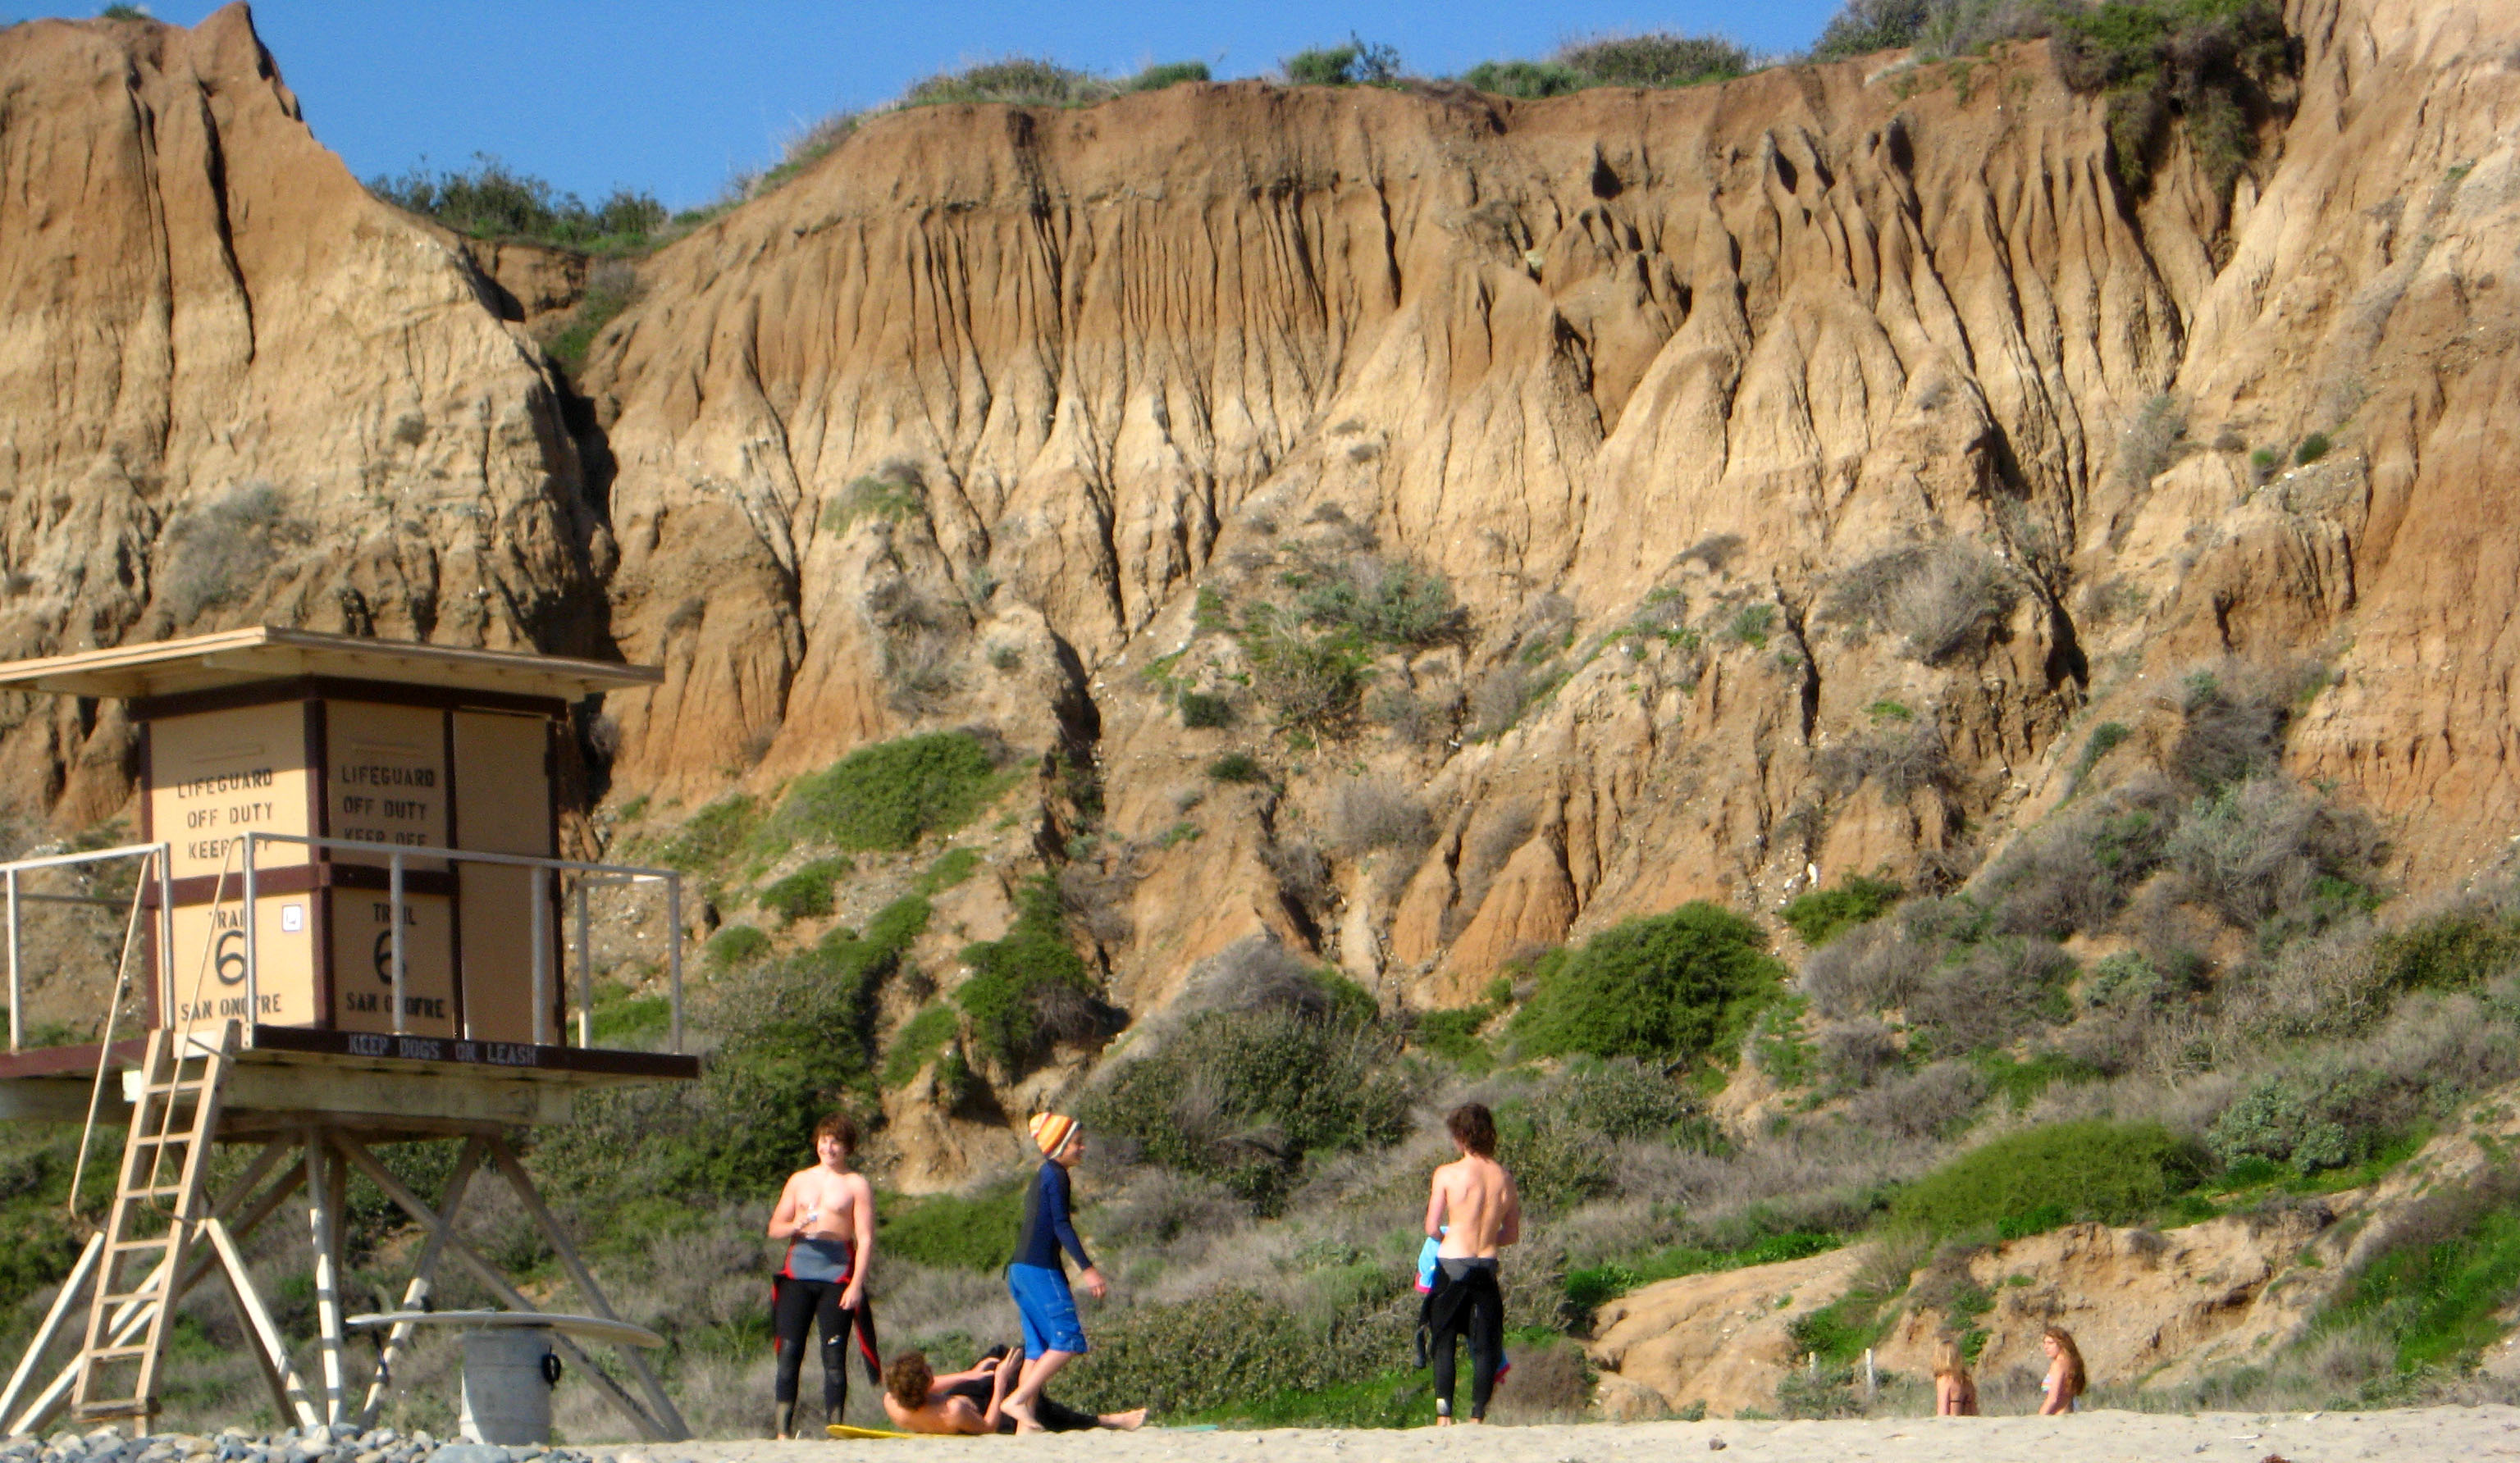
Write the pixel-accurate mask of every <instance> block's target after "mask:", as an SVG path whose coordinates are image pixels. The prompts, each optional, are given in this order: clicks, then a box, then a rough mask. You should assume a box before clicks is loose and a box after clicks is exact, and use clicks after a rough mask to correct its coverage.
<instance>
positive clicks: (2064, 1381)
mask: <svg viewBox="0 0 2520 1463" xmlns="http://www.w3.org/2000/svg"><path fill="white" fill-rule="evenodd" d="M2039 1349H2040V1350H2041V1351H2043V1352H2047V1353H2048V1380H2047V1381H2045V1382H2042V1383H2040V1384H2039V1390H2040V1391H2042V1392H2044V1393H2046V1394H2047V1398H2046V1399H2045V1400H2044V1401H2042V1402H2040V1404H2039V1415H2040V1416H2042V1417H2057V1416H2061V1415H2063V1414H2065V1413H2067V1412H2074V1411H2079V1410H2081V1408H2082V1405H2083V1389H2084V1387H2085V1386H2086V1385H2088V1383H2089V1381H2090V1378H2089V1377H2088V1376H2086V1375H2085V1373H2084V1371H2083V1352H2082V1349H2081V1348H2080V1347H2077V1346H2075V1345H2074V1333H2073V1332H2071V1331H2068V1330H2066V1329H2065V1328H2064V1327H2062V1326H2049V1327H2048V1329H2047V1330H2046V1331H2045V1332H2042V1333H2041V1334H2040V1337H2039Z"/></svg>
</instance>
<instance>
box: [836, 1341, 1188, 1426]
mask: <svg viewBox="0 0 2520 1463" xmlns="http://www.w3.org/2000/svg"><path fill="white" fill-rule="evenodd" d="M1022 1365H1023V1353H1022V1352H1020V1351H1018V1350H1014V1349H1011V1348H1007V1347H1000V1348H998V1349H997V1350H996V1351H994V1352H990V1353H988V1354H987V1355H984V1356H982V1357H981V1358H980V1359H979V1360H978V1361H977V1362H974V1363H973V1364H972V1366H971V1368H970V1369H969V1370H968V1371H959V1372H949V1373H947V1374H946V1375H944V1376H941V1377H940V1376H938V1375H936V1374H935V1373H934V1372H933V1371H932V1370H930V1369H929V1366H928V1362H927V1353H926V1352H901V1353H900V1354H898V1355H896V1356H894V1357H893V1358H892V1360H891V1361H890V1362H888V1363H886V1365H885V1366H884V1369H883V1387H884V1393H883V1413H884V1416H886V1417H888V1418H890V1419H892V1425H893V1426H894V1427H896V1428H899V1429H901V1430H902V1431H903V1432H905V1433H945V1434H957V1433H959V1434H965V1435H979V1434H987V1433H1012V1432H1013V1431H1014V1430H1015V1420H1014V1418H1013V1417H1012V1416H1010V1415H1009V1414H1008V1413H1007V1411H1006V1409H1005V1401H1006V1397H1007V1395H1008V1394H1009V1393H1010V1392H1012V1391H1013V1390H1014V1385H1015V1377H1016V1374H1017V1373H1018V1372H1019V1371H1020V1370H1021V1368H1022ZM1032 1405H1033V1415H1034V1417H1035V1419H1036V1420H1038V1421H1039V1422H1040V1423H1041V1425H1042V1427H1043V1428H1044V1429H1045V1430H1047V1431H1049V1432H1053V1433H1077V1432H1083V1431H1085V1430H1087V1429H1089V1428H1112V1429H1116V1430H1118V1431H1121V1432H1129V1431H1133V1430H1135V1429H1136V1428H1138V1427H1139V1426H1140V1425H1142V1424H1144V1423H1145V1422H1146V1420H1147V1409H1146V1408H1144V1407H1140V1408H1138V1409H1136V1410H1135V1411H1130V1412H1105V1413H1103V1414H1102V1416H1100V1417H1097V1416H1095V1415H1094V1414H1092V1413H1090V1412H1079V1411H1077V1410H1076V1409H1075V1408H1073V1407H1067V1406H1062V1405H1061V1404H1059V1403H1058V1402H1057V1401H1054V1400H1052V1399H1051V1398H1050V1397H1047V1396H1043V1395H1035V1396H1034V1397H1033V1399H1032Z"/></svg>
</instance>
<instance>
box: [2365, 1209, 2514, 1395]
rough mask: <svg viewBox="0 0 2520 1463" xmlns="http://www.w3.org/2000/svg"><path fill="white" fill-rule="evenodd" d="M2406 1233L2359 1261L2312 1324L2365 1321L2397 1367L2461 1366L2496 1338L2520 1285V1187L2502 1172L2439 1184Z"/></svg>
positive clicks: (2404, 1368)
mask: <svg viewBox="0 0 2520 1463" xmlns="http://www.w3.org/2000/svg"><path fill="white" fill-rule="evenodd" d="M2434 1203H2435V1205H2436V1206H2437V1207H2436V1208H2435V1209H2434V1210H2433V1211H2432V1212H2430V1213H2427V1214H2425V1215H2423V1216H2422V1217H2421V1218H2420V1219H2419V1221H2418V1223H2417V1224H2416V1225H2415V1226H2414V1227H2413V1229H2412V1232H2411V1233H2410V1234H2408V1237H2407V1238H2406V1239H2404V1240H2401V1241H2400V1242H2398V1243H2396V1244H2394V1245H2393V1246H2392V1247H2391V1248H2390V1249H2389V1250H2387V1251H2386V1252H2384V1253H2383V1254H2381V1255H2380V1256H2378V1257H2377V1258H2376V1259H2374V1260H2372V1261H2371V1262H2370V1263H2368V1264H2365V1265H2364V1266H2363V1268H2362V1270H2361V1271H2360V1272H2358V1273H2357V1274H2356V1275H2355V1277H2354V1280H2353V1282H2352V1284H2351V1285H2350V1287H2349V1288H2348V1289H2347V1290H2346V1293H2345V1295H2344V1296H2343V1297H2342V1298H2341V1299H2340V1300H2339V1301H2338V1302H2337V1303H2336V1304H2335V1305H2334V1306H2332V1307H2331V1308H2329V1309H2328V1310H2327V1311H2326V1312H2325V1313H2323V1314H2322V1315H2320V1317H2319V1321H2318V1325H2319V1329H2320V1330H2322V1331H2325V1330H2342V1329H2345V1328H2348V1327H2357V1326H2360V1327H2368V1328H2371V1329H2374V1330H2377V1331H2378V1332H2379V1333H2380V1334H2381V1335H2382V1336H2384V1337H2386V1338H2387V1339H2388V1340H2389V1341H2390V1342H2391V1343H2393V1344H2394V1345H2395V1347H2396V1349H2397V1362H2398V1369H2399V1370H2400V1371H2402V1372H2411V1371H2414V1370H2415V1369H2417V1368H2419V1367H2427V1366H2441V1367H2448V1368H2458V1367H2460V1366H2461V1365H2462V1364H2463V1363H2468V1362H2471V1361H2472V1360H2473V1358H2474V1357H2475V1356H2476V1354H2477V1353H2478V1352H2480V1351H2482V1350H2483V1349H2484V1348H2486V1347H2488V1346H2490V1345H2492V1344H2493V1343H2494V1342H2496V1341H2497V1340H2498V1339H2499V1338H2500V1337H2501V1335H2502V1333H2503V1331H2504V1329H2505V1327H2504V1324H2503V1322H2502V1321H2501V1319H2500V1318H2499V1317H2500V1316H2501V1315H2502V1313H2503V1312H2504V1310H2505V1309H2506V1308H2507V1307H2508V1306H2509V1305H2510V1301H2511V1296H2512V1294H2513V1292H2514V1290H2515V1289H2520V1192H2515V1191H2514V1184H2513V1182H2512V1180H2511V1178H2510V1176H2509V1175H2508V1174H2507V1173H2492V1174H2489V1175H2488V1176H2486V1177H2485V1179H2484V1180H2483V1181H2481V1182H2479V1183H2476V1184H2474V1185H2472V1186H2469V1187H2466V1188H2463V1189H2459V1190H2453V1191H2452V1192H2449V1193H2446V1194H2444V1195H2442V1196H2440V1197H2439V1198H2437V1199H2436V1200H2435V1201H2434Z"/></svg>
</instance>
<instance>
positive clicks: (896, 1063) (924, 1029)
mask: <svg viewBox="0 0 2520 1463" xmlns="http://www.w3.org/2000/svg"><path fill="white" fill-rule="evenodd" d="M962 1029H963V1018H962V1017H961V1016H959V1015H956V1014H955V1012H954V1008H953V1007H952V1006H949V1005H944V1004H941V1003H936V1002H931V1003H929V1004H928V1005H926V1006H924V1007H922V1009H921V1010H920V1012H919V1014H918V1015H916V1016H913V1017H911V1018H910V1020H909V1022H908V1023H907V1024H906V1025H904V1026H903V1027H902V1028H901V1032H900V1034H899V1035H898V1036H895V1037H894V1038H893V1039H892V1049H891V1050H889V1051H887V1052H885V1053H884V1054H883V1085H884V1086H886V1087H906V1086H910V1081H911V1079H912V1078H915V1077H917V1076H918V1075H919V1073H920V1069H922V1068H923V1067H925V1066H926V1065H927V1063H928V1060H929V1058H931V1057H933V1056H935V1055H936V1053H937V1052H938V1051H939V1050H941V1049H943V1047H944V1045H945V1043H946V1042H951V1041H953V1040H954V1037H955V1035H956V1034H957V1033H959V1032H960V1031H962Z"/></svg>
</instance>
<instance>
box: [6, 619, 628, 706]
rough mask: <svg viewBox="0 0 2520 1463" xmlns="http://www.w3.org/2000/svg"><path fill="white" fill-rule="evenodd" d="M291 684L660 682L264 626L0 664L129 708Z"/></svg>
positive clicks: (551, 687) (509, 688)
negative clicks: (136, 702) (134, 703)
mask: <svg viewBox="0 0 2520 1463" xmlns="http://www.w3.org/2000/svg"><path fill="white" fill-rule="evenodd" d="M299 677H305V678H312V679H317V680H340V681H390V682H396V683H399V684H402V685H406V686H437V687H446V688H448V689H450V690H466V691H475V692H492V693H504V694H508V695H521V696H539V697H548V698H553V699H560V700H574V699H576V698H578V697H580V696H585V695H590V694H593V693H595V692H598V691H607V690H619V689H622V688H624V687H634V686H654V685H656V684H658V683H660V682H662V681H663V680H664V679H665V673H664V672H663V671H662V670H661V669H659V668H657V667H655V666H644V665H621V664H618V663H615V662H611V661H602V660H579V659H574V658H571V657H567V656H560V655H541V654H534V653H529V652H518V651H513V650H469V649H464V648H461V647H459V646H454V645H424V644H418V643H412V642H409V641H380V640H368V639H365V638H363V637H360V636H355V635H327V634H324V633H322V632H320V631H314V630H285V629H281V628H279V627H277V626H272V625H256V626H254V627H252V628H250V629H247V630H223V631H221V632H219V633H218V634H216V635H196V636H192V637H190V638H188V639H185V640H173V641H158V642H154V643H148V644H132V645H117V646H115V647H114V648H112V649H110V650H82V651H79V652H78V653H76V654H72V655H52V656H47V657H45V658H43V659H41V660H20V661H13V662H11V663H9V664H7V665H0V688H6V689H16V690H46V691H53V692H57V693H59V694H62V695H72V696H97V697H128V698H135V699H136V698H142V697H158V696H169V695H180V694H184V693H186V692H190V691H203V690H217V689H219V688H221V687H230V686H244V685H248V684H252V683H257V682H268V681H279V680H289V679H293V678H299Z"/></svg>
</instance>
